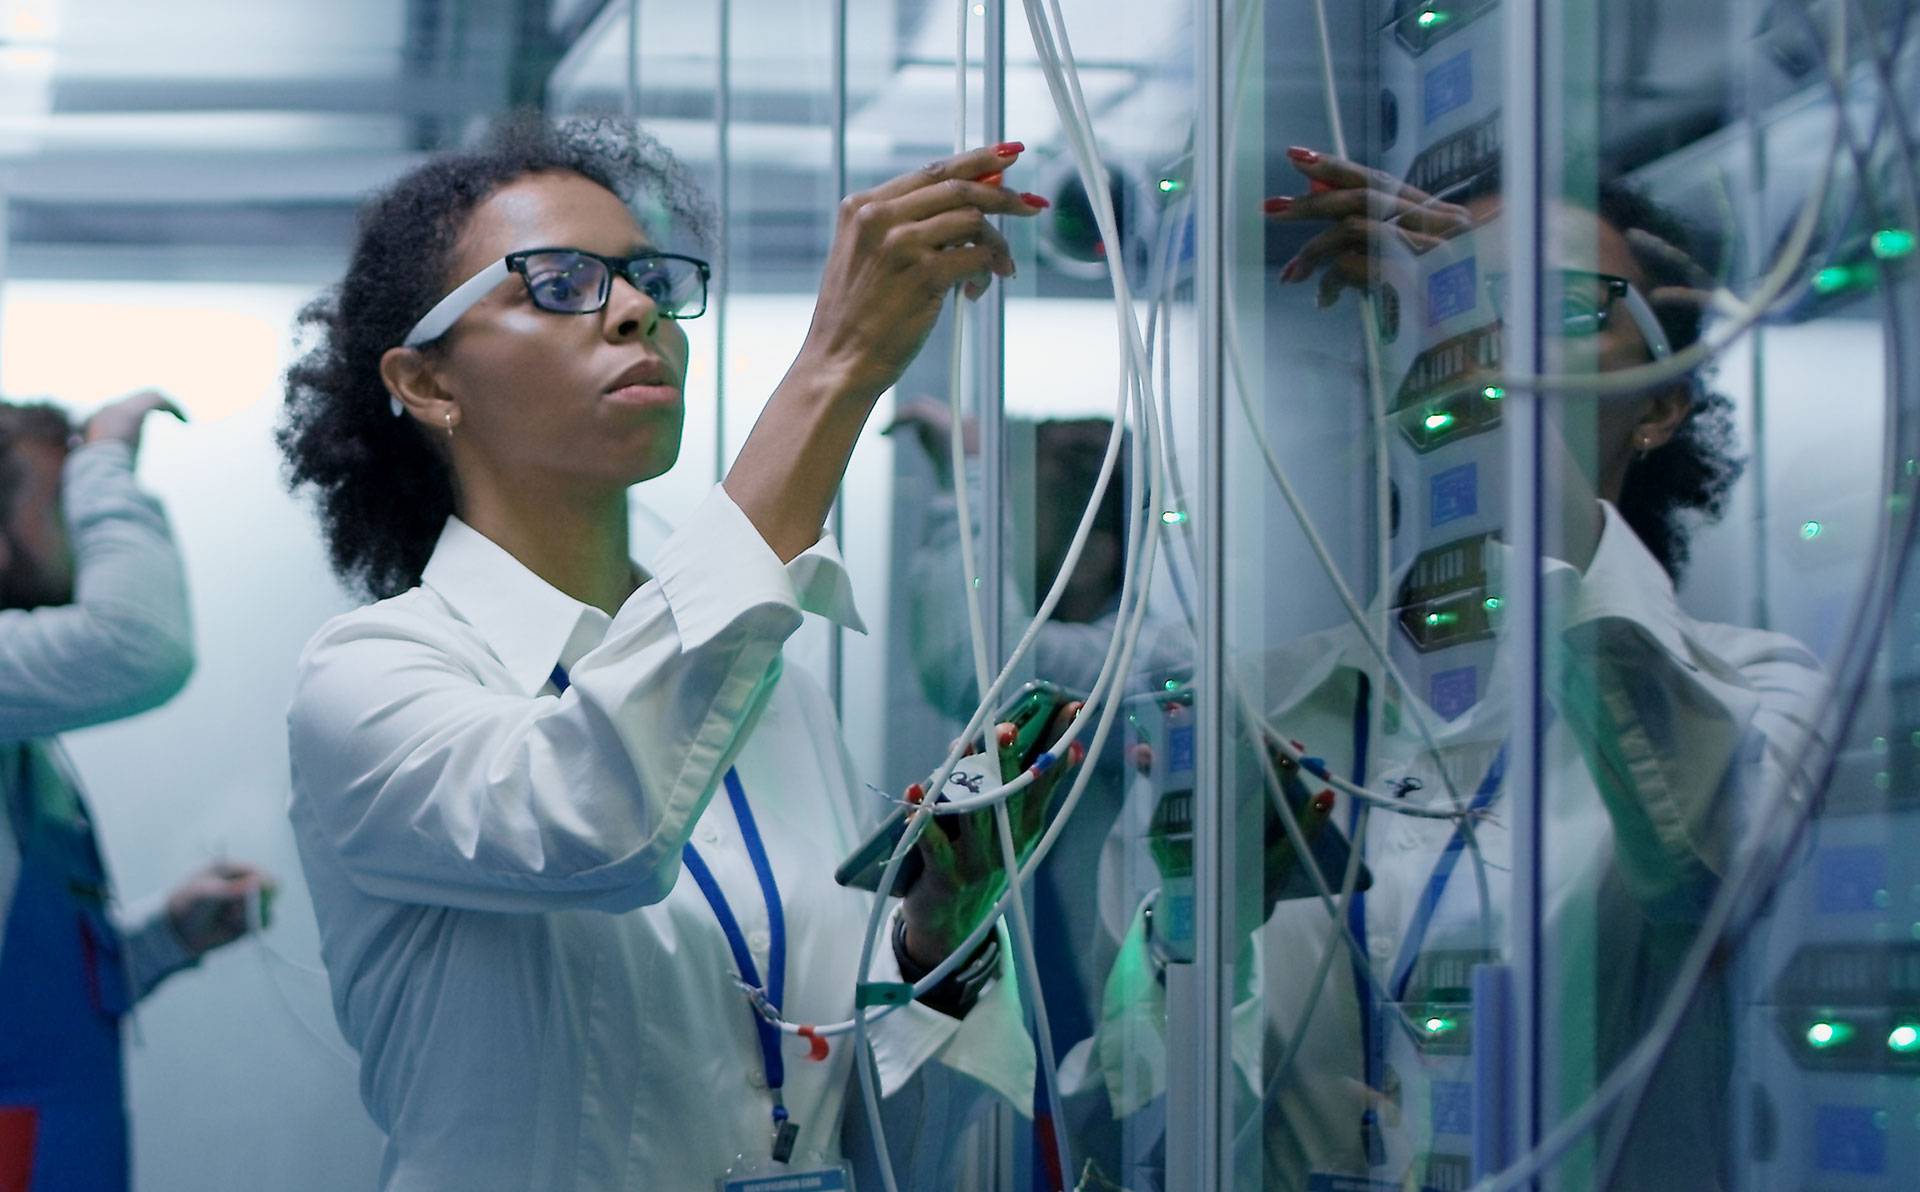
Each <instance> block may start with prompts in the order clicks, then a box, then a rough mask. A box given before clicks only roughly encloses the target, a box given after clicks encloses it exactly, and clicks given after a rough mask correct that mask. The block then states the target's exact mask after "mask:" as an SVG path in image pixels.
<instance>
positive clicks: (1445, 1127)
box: [1433, 1080, 1473, 1135]
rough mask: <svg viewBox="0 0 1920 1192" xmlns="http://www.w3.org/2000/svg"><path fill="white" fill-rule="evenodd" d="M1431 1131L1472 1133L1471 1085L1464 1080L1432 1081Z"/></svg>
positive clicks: (1437, 1132)
mask: <svg viewBox="0 0 1920 1192" xmlns="http://www.w3.org/2000/svg"><path fill="white" fill-rule="evenodd" d="M1433 1132H1434V1133H1435V1134H1465V1135H1471V1134H1472V1133H1473V1086H1472V1085H1471V1084H1469V1083H1467V1082H1466V1081H1464V1080H1436V1081H1434V1082H1433Z"/></svg>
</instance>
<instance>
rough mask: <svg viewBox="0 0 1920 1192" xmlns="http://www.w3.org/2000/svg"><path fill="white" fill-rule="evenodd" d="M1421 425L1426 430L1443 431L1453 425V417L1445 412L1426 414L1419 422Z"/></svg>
mask: <svg viewBox="0 0 1920 1192" xmlns="http://www.w3.org/2000/svg"><path fill="white" fill-rule="evenodd" d="M1421 425H1422V426H1424V427H1426V428H1427V429H1428V430H1445V429H1447V428H1448V427H1449V426H1452V425H1453V415H1452V414H1448V413H1446V412H1445V411H1441V410H1436V411H1434V412H1433V413H1431V414H1428V415H1427V416H1426V418H1425V419H1423V420H1422V421H1421Z"/></svg>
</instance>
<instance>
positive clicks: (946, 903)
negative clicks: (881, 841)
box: [902, 703, 1081, 968]
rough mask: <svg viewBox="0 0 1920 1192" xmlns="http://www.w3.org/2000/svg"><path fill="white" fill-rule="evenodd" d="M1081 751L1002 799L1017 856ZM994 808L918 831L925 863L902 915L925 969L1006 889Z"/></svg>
mask: <svg viewBox="0 0 1920 1192" xmlns="http://www.w3.org/2000/svg"><path fill="white" fill-rule="evenodd" d="M1079 706H1080V705H1079V704H1078V703H1069V704H1066V705H1064V706H1062V707H1061V708H1060V710H1059V711H1058V712H1056V713H1055V714H1054V718H1053V723H1052V724H1050V725H1048V726H1047V731H1046V734H1045V736H1044V738H1043V739H1044V740H1047V741H1057V740H1059V738H1060V734H1061V733H1063V732H1065V731H1066V728H1067V725H1068V724H1070V723H1071V722H1072V720H1073V717H1074V714H1075V713H1076V712H1077V711H1078V710H1079ZM1080 757H1081V750H1080V749H1079V748H1078V747H1077V743H1076V747H1075V748H1074V749H1073V750H1072V751H1071V752H1070V753H1069V754H1067V755H1065V756H1062V757H1060V759H1059V760H1058V761H1057V762H1056V763H1055V764H1054V765H1053V767H1052V768H1051V769H1049V770H1048V771H1047V772H1046V773H1045V774H1043V775H1041V776H1040V778H1038V779H1037V780H1035V781H1034V782H1033V783H1032V784H1031V785H1029V786H1028V787H1027V788H1026V789H1025V790H1023V791H1021V792H1019V793H1018V794H1016V795H1014V796H1013V797H1012V798H1010V799H1008V800H1007V814H1008V815H1009V817H1011V820H1012V824H1011V826H1012V828H1013V840H1014V848H1015V850H1016V852H1018V854H1019V856H1020V857H1021V859H1022V860H1024V859H1025V858H1026V856H1027V853H1028V852H1029V851H1030V850H1031V848H1032V846H1033V843H1034V841H1035V840H1036V839H1037V838H1038V837H1039V835H1040V832H1041V829H1043V828H1044V827H1045V826H1046V821H1047V809H1048V807H1049V806H1050V805H1051V804H1052V802H1053V791H1054V786H1055V784H1056V783H1058V782H1060V781H1061V780H1062V779H1064V778H1065V777H1066V776H1067V775H1068V774H1070V773H1072V772H1073V769H1074V767H1075V765H1076V764H1078V763H1077V760H1076V759H1078V758H1080ZM1015 764H1018V763H1017V761H1016V762H1015ZM993 814H994V813H993V811H992V810H991V809H988V810H985V811H976V812H970V813H968V814H966V815H946V816H939V817H936V818H935V820H934V822H933V823H932V824H931V825H930V826H929V827H928V828H927V830H926V831H925V832H923V833H921V836H920V843H919V845H918V846H917V847H918V848H919V850H920V857H921V860H923V861H924V862H925V863H926V869H925V871H924V872H923V873H922V874H921V875H920V879H919V880H918V881H916V882H914V884H913V888H912V889H910V890H909V891H908V892H907V895H906V898H905V905H904V906H903V908H902V913H903V914H904V915H905V916H906V921H907V936H906V946H907V953H908V955H910V956H911V957H912V958H913V959H914V960H915V961H916V962H918V963H920V964H921V965H923V966H924V967H926V968H933V967H934V966H936V965H938V964H939V963H940V962H941V961H943V960H945V959H946V958H947V957H948V956H949V955H950V954H951V953H952V952H953V950H954V949H955V948H957V947H959V946H960V945H961V944H963V943H965V942H966V938H967V936H968V935H969V934H971V933H972V931H973V929H974V928H975V927H976V926H978V925H979V923H980V920H981V919H983V918H985V917H986V916H987V914H988V913H989V912H990V911H992V910H993V906H994V903H995V902H997V901H999V898H1000V895H1001V893H1002V892H1003V891H1004V890H1005V889H1006V883H1007V874H1006V870H1005V868H1004V867H1003V866H1002V865H1001V863H1000V836H999V829H998V828H997V827H996V826H995V825H994V822H993Z"/></svg>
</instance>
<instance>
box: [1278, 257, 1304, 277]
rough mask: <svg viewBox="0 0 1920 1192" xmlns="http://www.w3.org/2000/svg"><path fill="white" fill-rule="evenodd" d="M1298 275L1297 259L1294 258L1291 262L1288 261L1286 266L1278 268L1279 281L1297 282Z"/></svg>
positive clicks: (1298, 264) (1298, 265)
mask: <svg viewBox="0 0 1920 1192" xmlns="http://www.w3.org/2000/svg"><path fill="white" fill-rule="evenodd" d="M1299 274H1300V258H1299V257H1295V258H1293V259H1292V260H1291V261H1288V262H1287V263H1286V264H1284V265H1282V266H1280V280H1281V281H1299V280H1300V277H1299Z"/></svg>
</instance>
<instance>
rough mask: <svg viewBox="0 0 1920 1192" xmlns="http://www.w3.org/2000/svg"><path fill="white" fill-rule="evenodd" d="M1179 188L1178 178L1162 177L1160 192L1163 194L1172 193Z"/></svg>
mask: <svg viewBox="0 0 1920 1192" xmlns="http://www.w3.org/2000/svg"><path fill="white" fill-rule="evenodd" d="M1179 189H1180V180H1179V179H1178V178H1162V179H1161V180H1160V193H1161V194H1163V195H1170V194H1172V193H1173V192H1174V191H1176V190H1179Z"/></svg>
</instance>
